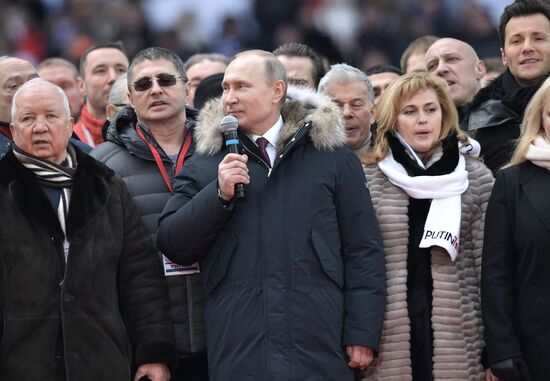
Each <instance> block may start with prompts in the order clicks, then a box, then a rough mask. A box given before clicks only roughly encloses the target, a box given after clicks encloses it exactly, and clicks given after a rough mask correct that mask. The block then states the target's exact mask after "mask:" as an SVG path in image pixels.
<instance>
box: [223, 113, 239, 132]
mask: <svg viewBox="0 0 550 381" xmlns="http://www.w3.org/2000/svg"><path fill="white" fill-rule="evenodd" d="M220 128H221V130H222V132H227V131H235V130H236V129H237V128H239V121H238V120H237V118H235V117H234V116H233V115H226V116H224V117H223V119H222V120H221V122H220Z"/></svg>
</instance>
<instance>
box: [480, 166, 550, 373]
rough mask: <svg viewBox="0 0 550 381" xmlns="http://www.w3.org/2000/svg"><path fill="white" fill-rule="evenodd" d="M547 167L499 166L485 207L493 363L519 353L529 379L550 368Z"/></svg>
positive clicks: (487, 319) (487, 320)
mask: <svg viewBox="0 0 550 381" xmlns="http://www.w3.org/2000/svg"><path fill="white" fill-rule="evenodd" d="M548 189H550V172H549V171H548V170H546V169H544V168H541V167H538V166H535V165H534V164H532V163H531V162H529V161H527V162H525V163H522V164H521V165H517V166H514V167H511V168H506V169H503V170H501V171H500V172H499V174H498V175H497V178H496V182H495V186H494V188H493V193H492V195H491V199H490V201H489V206H488V208H487V215H486V216H487V217H486V224H485V242H484V247H483V261H482V264H483V265H482V276H481V303H482V311H483V321H484V325H485V332H484V336H485V342H486V344H487V351H488V355H489V363H490V364H491V365H492V364H494V363H496V362H498V361H501V360H504V359H508V358H512V357H520V356H523V358H524V360H525V362H526V363H527V367H528V368H529V371H530V373H531V376H532V377H533V380H547V379H548V375H549V374H550V363H549V362H548V358H549V356H550V319H549V314H550V276H548V270H549V269H550V255H549V254H550V199H549V198H548Z"/></svg>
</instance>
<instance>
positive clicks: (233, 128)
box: [220, 115, 244, 198]
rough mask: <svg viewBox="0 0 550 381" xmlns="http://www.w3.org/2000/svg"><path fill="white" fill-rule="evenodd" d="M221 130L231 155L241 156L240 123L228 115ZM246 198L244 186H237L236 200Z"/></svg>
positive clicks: (223, 120)
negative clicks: (238, 132)
mask: <svg viewBox="0 0 550 381" xmlns="http://www.w3.org/2000/svg"><path fill="white" fill-rule="evenodd" d="M220 128H221V130H222V132H223V138H224V140H225V146H226V147H227V150H228V151H229V153H236V154H239V135H238V134H237V128H239V121H238V120H237V118H235V117H234V116H232V115H226V116H224V117H223V119H222V120H221V122H220ZM242 197H244V184H241V183H239V184H235V198H242Z"/></svg>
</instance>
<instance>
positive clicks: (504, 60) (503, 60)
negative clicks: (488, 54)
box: [500, 48, 508, 66]
mask: <svg viewBox="0 0 550 381" xmlns="http://www.w3.org/2000/svg"><path fill="white" fill-rule="evenodd" d="M500 54H501V56H502V64H503V65H504V66H507V65H508V60H506V54H504V48H500Z"/></svg>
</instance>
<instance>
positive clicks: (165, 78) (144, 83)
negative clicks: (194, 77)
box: [134, 73, 185, 91]
mask: <svg viewBox="0 0 550 381" xmlns="http://www.w3.org/2000/svg"><path fill="white" fill-rule="evenodd" d="M153 78H155V79H156V80H157V83H158V84H159V86H160V87H168V86H174V85H175V84H176V81H177V80H178V79H181V80H182V81H185V78H182V77H180V76H176V75H173V74H167V73H161V74H158V75H156V76H154V77H143V78H140V79H138V80H137V81H135V82H134V89H135V90H136V91H146V90H149V89H150V88H151V87H153Z"/></svg>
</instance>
